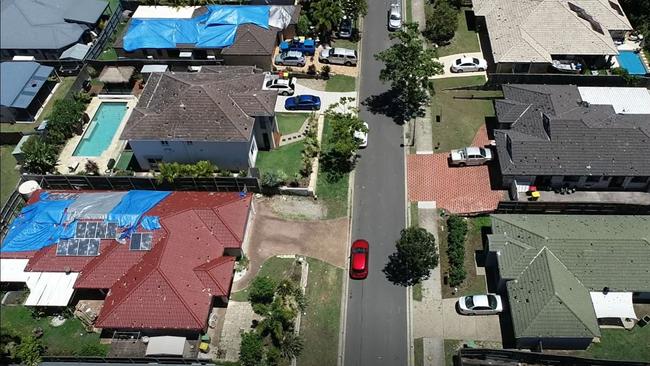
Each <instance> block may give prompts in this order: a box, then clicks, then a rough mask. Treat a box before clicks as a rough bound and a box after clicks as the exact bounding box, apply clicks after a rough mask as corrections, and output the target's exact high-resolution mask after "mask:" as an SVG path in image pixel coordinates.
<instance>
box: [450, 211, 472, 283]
mask: <svg viewBox="0 0 650 366" xmlns="http://www.w3.org/2000/svg"><path fill="white" fill-rule="evenodd" d="M467 230H468V229H467V221H465V219H463V218H462V217H460V216H456V215H452V216H449V218H448V219H447V256H448V257H449V284H450V285H451V286H458V285H460V284H461V283H462V282H463V281H464V280H465V277H466V276H467V272H466V271H465V237H466V236H467Z"/></svg>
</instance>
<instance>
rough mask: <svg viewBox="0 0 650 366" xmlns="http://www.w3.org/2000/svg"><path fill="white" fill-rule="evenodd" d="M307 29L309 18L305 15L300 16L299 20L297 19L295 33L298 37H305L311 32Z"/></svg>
mask: <svg viewBox="0 0 650 366" xmlns="http://www.w3.org/2000/svg"><path fill="white" fill-rule="evenodd" d="M309 27H310V23H309V17H307V15H306V14H301V15H300V18H298V24H296V31H297V32H298V34H299V35H301V36H305V35H308V34H309V33H310V31H311V30H310V29H309Z"/></svg>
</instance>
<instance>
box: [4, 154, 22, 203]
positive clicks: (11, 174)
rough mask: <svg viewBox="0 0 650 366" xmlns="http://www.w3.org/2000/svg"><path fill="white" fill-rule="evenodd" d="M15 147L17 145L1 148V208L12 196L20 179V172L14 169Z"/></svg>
mask: <svg viewBox="0 0 650 366" xmlns="http://www.w3.org/2000/svg"><path fill="white" fill-rule="evenodd" d="M15 147H16V145H2V146H0V174H1V175H0V206H1V205H4V203H5V202H6V201H7V199H8V198H9V196H11V193H12V192H13V191H14V188H16V183H18V180H19V179H20V174H19V172H18V171H17V170H15V169H14V167H15V166H16V159H14V157H13V155H11V152H12V151H13V150H14V148H15Z"/></svg>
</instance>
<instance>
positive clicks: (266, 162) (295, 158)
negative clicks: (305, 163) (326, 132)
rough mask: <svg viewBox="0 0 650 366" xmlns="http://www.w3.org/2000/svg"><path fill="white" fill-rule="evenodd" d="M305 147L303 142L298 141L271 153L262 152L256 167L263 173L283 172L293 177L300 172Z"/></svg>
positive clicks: (258, 154)
mask: <svg viewBox="0 0 650 366" xmlns="http://www.w3.org/2000/svg"><path fill="white" fill-rule="evenodd" d="M304 146H305V144H304V143H303V142H302V141H297V142H293V143H290V144H288V145H284V146H281V147H278V148H276V149H273V150H271V151H260V152H258V153H257V162H256V163H255V166H256V167H257V168H259V169H260V172H262V173H264V172H268V171H277V170H282V171H283V172H285V173H286V174H287V176H289V177H293V176H294V175H296V174H298V173H299V172H300V166H301V160H300V155H301V154H302V150H303V148H304Z"/></svg>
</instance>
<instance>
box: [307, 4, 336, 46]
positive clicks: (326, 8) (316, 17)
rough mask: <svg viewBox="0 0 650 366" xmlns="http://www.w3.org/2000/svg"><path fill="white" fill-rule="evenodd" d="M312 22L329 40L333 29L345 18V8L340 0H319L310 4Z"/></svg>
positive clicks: (323, 36) (322, 35) (324, 37)
mask: <svg viewBox="0 0 650 366" xmlns="http://www.w3.org/2000/svg"><path fill="white" fill-rule="evenodd" d="M309 11H310V16H309V18H310V19H311V23H312V25H313V26H315V27H316V30H317V31H318V33H319V34H320V35H321V38H323V39H324V40H328V39H329V37H330V35H331V33H332V29H334V27H336V26H338V24H339V23H340V22H341V19H342V18H343V9H342V8H341V3H340V1H339V0H317V1H314V2H312V3H311V5H310V6H309Z"/></svg>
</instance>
